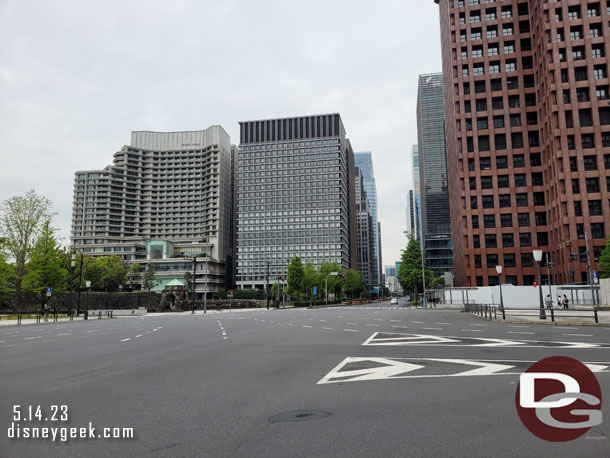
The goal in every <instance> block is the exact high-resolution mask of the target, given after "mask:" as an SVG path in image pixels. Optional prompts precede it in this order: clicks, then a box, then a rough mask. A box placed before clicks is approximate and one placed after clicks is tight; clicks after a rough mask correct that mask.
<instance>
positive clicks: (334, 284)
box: [318, 262, 343, 299]
mask: <svg viewBox="0 0 610 458" xmlns="http://www.w3.org/2000/svg"><path fill="white" fill-rule="evenodd" d="M342 271H343V269H342V268H341V266H340V265H339V264H338V263H337V262H330V263H329V262H325V263H324V264H322V265H321V266H320V274H319V279H318V285H320V290H322V291H321V292H320V299H325V298H326V291H323V288H324V287H326V282H327V281H328V294H329V296H330V295H331V294H332V293H335V295H336V294H337V292H338V291H340V290H341V283H342V278H341V276H340V274H341V272H342ZM331 272H337V274H338V275H328V274H329V273H331Z"/></svg>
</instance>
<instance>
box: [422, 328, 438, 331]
mask: <svg viewBox="0 0 610 458" xmlns="http://www.w3.org/2000/svg"><path fill="white" fill-rule="evenodd" d="M424 329H425V330H428V331H442V330H443V328H424Z"/></svg>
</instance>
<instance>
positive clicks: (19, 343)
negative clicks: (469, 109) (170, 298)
mask: <svg viewBox="0 0 610 458" xmlns="http://www.w3.org/2000/svg"><path fill="white" fill-rule="evenodd" d="M609 345H610V326H606V327H604V326H600V327H595V326H586V327H585V326H544V325H537V324H506V323H496V322H488V321H485V320H482V319H480V318H478V317H475V316H471V315H466V314H464V313H461V312H459V311H454V310H435V309H426V310H415V309H409V308H405V307H404V304H399V306H398V307H397V306H391V305H390V303H389V302H386V303H378V304H367V305H361V306H350V307H332V308H330V307H329V308H320V309H286V310H269V311H268V310H264V309H263V310H256V311H232V312H229V311H225V312H221V313H217V312H208V313H207V314H206V315H203V314H201V313H198V314H196V315H191V314H179V315H162V316H146V317H133V318H119V319H113V320H91V321H89V322H74V323H60V324H46V325H32V326H22V327H8V328H2V329H0V352H1V354H2V371H1V373H0V382H1V383H2V386H3V389H4V395H3V396H2V398H1V400H0V412H1V415H0V418H1V422H0V423H1V424H2V426H3V428H4V431H5V433H3V435H2V439H1V443H0V448H1V449H2V450H3V453H2V455H3V456H15V457H17V456H19V457H21V456H125V457H127V456H130V457H132V456H172V457H173V456H210V457H229V456H236V457H259V456H260V457H287V456H290V457H318V456H322V457H324V456H326V457H331V456H332V457H337V456H346V457H347V456H349V457H373V456H383V457H407V456H409V457H417V456H422V457H424V456H435V457H437V456H447V457H455V456H469V457H471V456H473V457H474V456H481V457H489V456H515V457H517V456H518V457H523V456H537V457H546V456H548V457H551V456H554V457H557V456H588V457H598V456H599V457H607V456H608V455H609V451H610V426H609V425H610V408H608V402H606V403H605V405H604V408H603V413H604V417H605V419H608V420H605V421H604V423H602V425H601V426H599V427H596V428H593V429H591V430H590V431H589V432H588V433H587V434H586V435H585V436H584V437H582V438H580V439H578V440H576V441H573V442H569V443H549V442H544V441H542V440H540V439H538V438H536V437H534V436H533V435H532V434H531V433H530V432H529V431H527V430H526V429H525V428H524V427H523V425H522V424H521V422H520V421H519V418H518V416H517V413H516V409H515V401H514V398H515V390H516V386H517V383H518V379H519V374H520V373H521V372H523V371H524V370H525V369H526V368H527V367H528V366H529V365H531V364H532V363H533V362H535V361H537V360H539V359H542V358H544V357H547V356H553V355H563V356H570V357H573V358H576V359H578V360H580V361H582V362H584V363H587V364H588V365H589V367H590V368H591V369H592V370H594V372H596V375H597V378H598V380H599V382H600V384H601V386H602V390H603V393H604V394H605V395H606V396H607V395H608V393H609V392H610V354H609V351H608V346H609ZM14 405H20V406H30V405H31V406H39V405H40V406H41V407H42V408H43V409H44V408H45V407H47V408H48V407H49V406H51V405H68V406H69V409H70V419H69V422H68V424H67V425H68V426H77V427H80V426H86V425H87V424H88V422H92V423H93V424H95V425H99V426H110V427H131V428H133V429H134V433H135V434H134V435H135V437H134V438H133V439H122V440H118V439H112V440H110V439H103V438H99V439H73V440H68V441H67V442H66V443H63V442H57V443H52V442H51V441H49V440H45V439H8V438H7V435H6V430H7V428H9V427H10V425H11V418H12V413H13V408H14ZM32 423H36V425H37V426H44V422H32ZM46 425H47V426H49V425H48V424H46ZM54 426H57V425H54ZM60 426H61V425H60Z"/></svg>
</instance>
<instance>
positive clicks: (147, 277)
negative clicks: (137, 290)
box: [142, 262, 158, 293]
mask: <svg viewBox="0 0 610 458" xmlns="http://www.w3.org/2000/svg"><path fill="white" fill-rule="evenodd" d="M157 283H158V281H157V280H156V279H155V267H154V265H153V263H152V262H151V263H149V264H148V268H147V269H146V270H145V271H144V275H143V279H142V288H144V289H145V290H146V291H147V292H149V293H150V290H151V289H153V288H154V287H155V286H156V285H157Z"/></svg>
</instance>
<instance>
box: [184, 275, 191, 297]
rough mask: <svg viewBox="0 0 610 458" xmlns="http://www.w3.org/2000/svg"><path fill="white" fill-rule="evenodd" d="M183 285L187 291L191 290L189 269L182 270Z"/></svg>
mask: <svg viewBox="0 0 610 458" xmlns="http://www.w3.org/2000/svg"><path fill="white" fill-rule="evenodd" d="M184 285H185V287H186V290H187V291H188V292H189V293H190V292H192V291H193V274H192V273H191V271H190V270H187V271H186V272H184Z"/></svg>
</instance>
